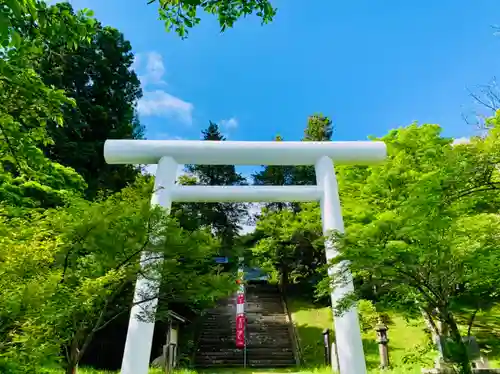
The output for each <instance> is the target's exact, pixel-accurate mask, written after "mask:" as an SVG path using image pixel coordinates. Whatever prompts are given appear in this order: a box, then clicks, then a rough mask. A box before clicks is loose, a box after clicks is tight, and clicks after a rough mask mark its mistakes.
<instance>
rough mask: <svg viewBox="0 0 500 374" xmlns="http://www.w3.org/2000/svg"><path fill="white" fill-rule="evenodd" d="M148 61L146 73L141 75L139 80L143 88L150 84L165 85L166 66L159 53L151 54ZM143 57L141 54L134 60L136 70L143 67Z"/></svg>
mask: <svg viewBox="0 0 500 374" xmlns="http://www.w3.org/2000/svg"><path fill="white" fill-rule="evenodd" d="M146 57H147V60H146V71H145V73H144V74H141V75H139V80H140V81H141V83H142V86H143V87H146V86H147V85H149V84H165V83H166V82H165V81H164V80H163V76H164V75H165V65H164V64H163V57H162V56H161V55H160V54H159V53H158V52H154V51H153V52H149V53H148V54H147V56H146ZM142 60H143V55H141V54H139V55H137V56H136V59H134V70H138V69H139V67H140V66H141V65H140V64H141V61H142Z"/></svg>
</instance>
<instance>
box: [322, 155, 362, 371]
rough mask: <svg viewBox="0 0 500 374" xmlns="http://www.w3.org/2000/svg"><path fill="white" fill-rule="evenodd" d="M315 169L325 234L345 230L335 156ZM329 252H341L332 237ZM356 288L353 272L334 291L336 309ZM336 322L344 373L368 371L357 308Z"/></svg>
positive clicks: (330, 254) (330, 255) (329, 254)
mask: <svg viewBox="0 0 500 374" xmlns="http://www.w3.org/2000/svg"><path fill="white" fill-rule="evenodd" d="M315 171H316V183H317V185H318V187H319V188H320V189H321V190H322V191H323V196H322V197H321V199H320V207H321V221H322V224H323V234H324V235H325V236H328V235H331V233H332V231H338V232H344V221H343V219H342V211H341V207H340V198H339V191H338V185H337V177H336V176H335V168H334V166H333V161H332V159H331V158H329V157H321V158H320V159H319V160H318V161H317V162H316V164H315ZM325 253H326V260H327V261H328V262H330V260H331V259H333V258H335V257H336V256H337V254H338V252H337V250H336V248H335V246H334V244H333V242H332V241H331V240H329V239H328V238H327V239H326V241H325ZM336 270H337V269H336V268H335V267H331V268H329V269H328V274H329V275H332V274H335V272H336ZM352 291H354V286H353V283H352V278H351V276H350V275H349V279H347V280H346V283H344V284H343V285H342V286H340V287H336V288H335V289H333V290H332V293H331V299H332V309H333V310H335V306H336V304H337V302H338V300H340V299H342V298H343V297H344V296H345V295H346V294H348V293H351V292H352ZM334 325H335V342H336V346H337V353H338V360H339V369H340V373H341V374H365V373H366V363H365V356H364V353H363V341H362V340H361V331H360V328H359V318H358V313H357V311H356V308H352V309H350V310H347V311H346V312H345V313H344V314H342V316H338V317H337V316H334Z"/></svg>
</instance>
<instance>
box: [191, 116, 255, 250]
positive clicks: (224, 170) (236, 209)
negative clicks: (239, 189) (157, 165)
mask: <svg viewBox="0 0 500 374" xmlns="http://www.w3.org/2000/svg"><path fill="white" fill-rule="evenodd" d="M202 135H203V140H206V141H214V140H215V141H224V140H225V137H224V136H223V135H222V134H221V132H220V129H219V127H218V126H217V124H215V123H213V122H210V123H209V126H208V128H207V129H206V130H203V131H202ZM186 170H187V171H188V172H189V173H190V174H191V175H192V176H193V177H195V178H196V183H197V184H201V185H208V186H233V185H243V184H245V183H246V180H245V178H244V177H243V176H242V175H241V174H239V173H237V172H236V170H235V167H234V165H187V166H186ZM184 182H185V183H194V182H195V180H193V179H191V180H190V181H188V180H186V179H184ZM183 207H184V209H183V211H184V212H185V213H188V214H189V215H190V217H191V219H190V221H191V222H192V223H193V222H196V221H197V222H198V226H199V227H200V226H201V227H209V228H210V229H211V230H213V232H214V233H215V234H216V235H217V236H218V237H219V238H220V239H221V241H222V250H223V251H224V253H221V254H222V255H229V256H232V255H233V253H232V247H233V244H234V240H235V237H236V236H237V235H238V231H239V229H240V228H241V222H242V220H243V219H244V218H245V217H246V215H247V213H246V208H245V205H244V204H238V203H212V204H209V203H195V204H183Z"/></svg>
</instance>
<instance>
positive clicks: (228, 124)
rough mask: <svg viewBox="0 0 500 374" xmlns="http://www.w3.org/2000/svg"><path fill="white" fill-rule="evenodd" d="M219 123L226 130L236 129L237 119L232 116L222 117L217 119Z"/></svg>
mask: <svg viewBox="0 0 500 374" xmlns="http://www.w3.org/2000/svg"><path fill="white" fill-rule="evenodd" d="M219 123H220V125H221V126H222V127H224V128H225V129H227V130H232V129H236V128H237V127H238V120H237V119H236V118H234V117H231V118H229V119H223V120H221V121H219Z"/></svg>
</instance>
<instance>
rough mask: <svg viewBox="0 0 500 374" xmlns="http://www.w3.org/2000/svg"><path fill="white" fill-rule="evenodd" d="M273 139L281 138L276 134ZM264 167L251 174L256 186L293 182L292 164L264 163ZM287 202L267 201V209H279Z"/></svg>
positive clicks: (277, 140)
mask: <svg viewBox="0 0 500 374" xmlns="http://www.w3.org/2000/svg"><path fill="white" fill-rule="evenodd" d="M274 141H276V142H281V141H283V138H282V137H281V136H280V135H276V137H275V138H274ZM263 167H264V169H263V170H262V171H259V172H257V173H254V174H252V178H253V183H254V185H257V186H263V185H266V186H285V185H290V184H292V183H293V170H294V167H292V166H282V165H264V166H263ZM288 205H289V204H288V203H286V202H277V203H267V204H266V207H267V208H268V209H276V210H281V209H284V208H285V207H287V206H288Z"/></svg>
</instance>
